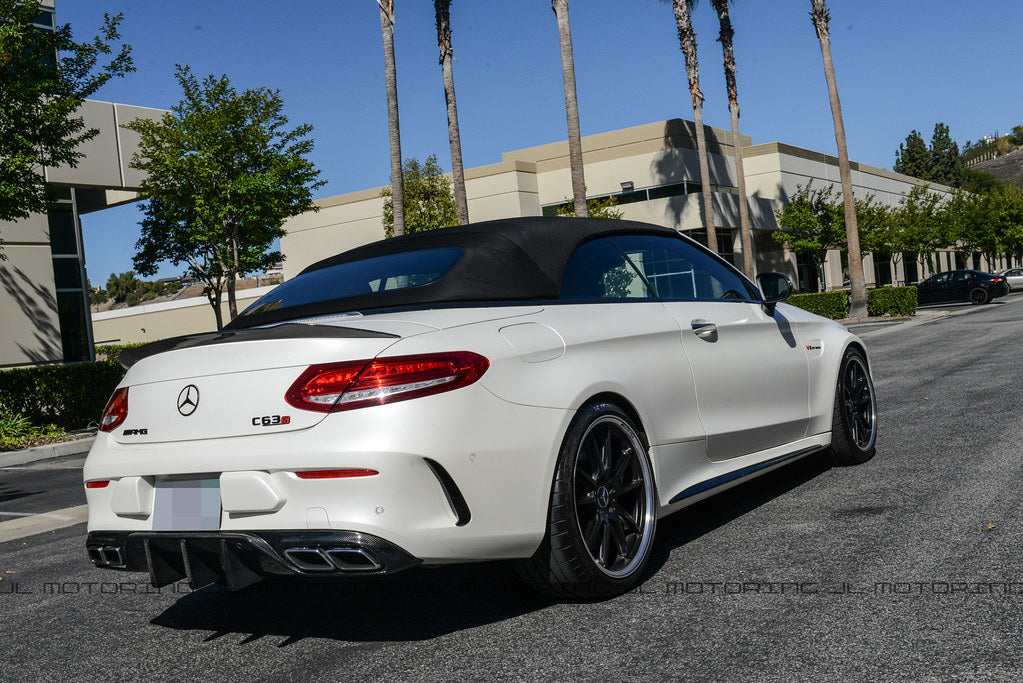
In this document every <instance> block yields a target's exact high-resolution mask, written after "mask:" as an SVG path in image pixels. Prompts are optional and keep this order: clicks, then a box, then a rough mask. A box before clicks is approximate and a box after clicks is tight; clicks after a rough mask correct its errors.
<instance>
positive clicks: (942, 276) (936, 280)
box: [928, 273, 951, 285]
mask: <svg viewBox="0 0 1023 683" xmlns="http://www.w3.org/2000/svg"><path fill="white" fill-rule="evenodd" d="M950 275H951V273H939V274H938V275H935V276H934V277H932V278H931V279H929V280H928V282H930V283H932V284H935V285H943V284H945V283H947V282H948V279H949V276H950Z"/></svg>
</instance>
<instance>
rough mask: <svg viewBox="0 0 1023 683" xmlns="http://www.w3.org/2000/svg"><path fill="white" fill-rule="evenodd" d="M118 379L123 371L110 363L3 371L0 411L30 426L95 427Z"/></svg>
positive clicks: (0, 384) (0, 382)
mask: <svg viewBox="0 0 1023 683" xmlns="http://www.w3.org/2000/svg"><path fill="white" fill-rule="evenodd" d="M122 377H124V368H122V367H121V366H120V365H118V364H117V363H116V362H111V361H98V362H95V363H76V364H74V365H45V366H42V367H37V368H16V369H13V370H3V371H0V412H4V413H10V414H14V415H21V416H23V417H26V418H28V419H29V420H30V421H31V422H32V424H34V425H44V424H54V425H57V426H58V427H63V428H64V429H83V428H85V427H88V426H90V425H92V426H95V425H97V424H98V423H99V418H100V416H101V415H102V414H103V407H104V406H105V405H106V403H107V399H109V398H110V394H111V393H113V391H114V387H116V386H117V383H118V382H120V381H121V378H122Z"/></svg>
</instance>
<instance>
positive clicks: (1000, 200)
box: [989, 183, 1023, 258]
mask: <svg viewBox="0 0 1023 683" xmlns="http://www.w3.org/2000/svg"><path fill="white" fill-rule="evenodd" d="M991 195H992V198H993V201H992V205H991V209H990V213H989V220H990V221H991V222H992V223H993V224H995V225H997V226H998V228H999V235H998V237H999V246H1000V248H1001V250H1004V251H1006V252H1009V253H1012V254H1014V255H1015V256H1016V258H1019V257H1020V256H1023V189H1020V186H1019V185H1017V184H1016V183H1007V184H1005V185H1003V186H1000V187H998V188H995V189H994V190H992V191H991Z"/></svg>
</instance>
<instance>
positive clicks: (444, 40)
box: [433, 0, 469, 225]
mask: <svg viewBox="0 0 1023 683" xmlns="http://www.w3.org/2000/svg"><path fill="white" fill-rule="evenodd" d="M433 9H434V12H435V14H436V15H437V44H438V45H439V46H440V66H441V69H442V71H443V72H444V101H445V102H446V103H447V106H448V142H449V143H450V145H451V175H452V178H453V179H454V182H453V183H452V185H453V189H454V192H455V215H456V216H458V224H459V225H465V224H466V223H468V222H469V203H468V201H467V200H466V196H465V171H464V170H463V168H462V140H461V136H460V135H459V132H458V106H457V105H456V104H455V74H454V71H453V69H452V68H451V61H452V58H453V53H454V50H453V48H452V46H451V0H434V1H433Z"/></svg>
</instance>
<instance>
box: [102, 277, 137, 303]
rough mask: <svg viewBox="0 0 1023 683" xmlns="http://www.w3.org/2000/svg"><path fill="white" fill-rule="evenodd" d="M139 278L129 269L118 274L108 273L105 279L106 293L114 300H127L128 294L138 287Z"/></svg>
mask: <svg viewBox="0 0 1023 683" xmlns="http://www.w3.org/2000/svg"><path fill="white" fill-rule="evenodd" d="M138 285H139V279H138V278H137V277H135V271H134V270H129V271H128V272H127V273H121V274H120V275H117V274H114V273H110V277H109V278H108V279H107V294H108V295H109V296H110V298H111V299H113V300H114V301H116V302H118V303H121V302H124V301H127V300H128V295H129V294H131V293H132V292H134V291H135V290H136V289H138Z"/></svg>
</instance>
